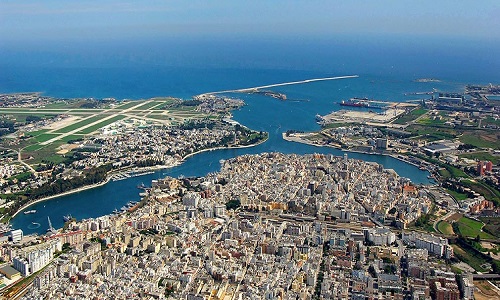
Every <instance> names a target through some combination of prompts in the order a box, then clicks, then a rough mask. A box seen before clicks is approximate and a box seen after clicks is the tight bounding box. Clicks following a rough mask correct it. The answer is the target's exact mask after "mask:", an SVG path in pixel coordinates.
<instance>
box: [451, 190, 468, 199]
mask: <svg viewBox="0 0 500 300" xmlns="http://www.w3.org/2000/svg"><path fill="white" fill-rule="evenodd" d="M446 192H448V193H449V194H450V195H452V196H453V198H455V199H456V200H458V201H462V200H465V199H467V198H468V197H467V195H466V194H462V193H459V192H457V191H454V190H450V189H446Z"/></svg>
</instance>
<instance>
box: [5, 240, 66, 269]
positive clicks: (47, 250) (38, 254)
mask: <svg viewBox="0 0 500 300" xmlns="http://www.w3.org/2000/svg"><path fill="white" fill-rule="evenodd" d="M61 250H62V244H61V241H60V240H57V241H52V242H49V243H44V244H40V245H36V246H33V247H30V248H28V249H24V250H23V251H22V252H21V253H20V254H19V256H17V257H15V258H13V259H12V262H13V264H14V269H16V270H18V271H19V272H21V274H22V275H23V276H29V275H31V274H33V273H35V272H36V271H38V270H40V269H42V268H43V267H45V266H46V265H47V264H48V263H49V262H50V261H51V260H52V258H54V252H55V251H61Z"/></svg>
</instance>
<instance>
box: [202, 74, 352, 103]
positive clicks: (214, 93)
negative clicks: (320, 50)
mask: <svg viewBox="0 0 500 300" xmlns="http://www.w3.org/2000/svg"><path fill="white" fill-rule="evenodd" d="M358 77H359V76H358V75H346V76H337V77H324V78H313V79H306V80H300V81H290V82H282V83H274V84H268V85H262V86H256V87H249V88H243V89H235V90H225V91H217V92H210V93H203V94H200V95H198V96H195V97H194V98H198V97H203V96H208V95H216V94H226V93H256V92H258V91H259V90H261V89H268V88H273V87H278V86H286V85H295V84H304V83H310V82H317V81H328V80H338V79H349V78H358Z"/></svg>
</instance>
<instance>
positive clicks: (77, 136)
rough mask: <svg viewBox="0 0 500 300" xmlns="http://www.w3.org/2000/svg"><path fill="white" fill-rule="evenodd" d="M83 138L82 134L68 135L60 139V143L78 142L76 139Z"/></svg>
mask: <svg viewBox="0 0 500 300" xmlns="http://www.w3.org/2000/svg"><path fill="white" fill-rule="evenodd" d="M84 137H85V136H84V135H83V134H72V135H68V136H65V137H63V138H62V139H61V141H63V142H66V143H67V142H69V141H72V140H78V139H82V138H84Z"/></svg>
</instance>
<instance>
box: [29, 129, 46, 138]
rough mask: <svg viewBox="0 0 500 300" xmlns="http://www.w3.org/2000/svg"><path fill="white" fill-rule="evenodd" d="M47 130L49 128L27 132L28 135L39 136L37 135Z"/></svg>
mask: <svg viewBox="0 0 500 300" xmlns="http://www.w3.org/2000/svg"><path fill="white" fill-rule="evenodd" d="M47 131H49V130H48V129H40V130H36V131H31V132H28V133H26V135H29V136H37V135H40V134H42V133H46V132H47Z"/></svg>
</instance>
